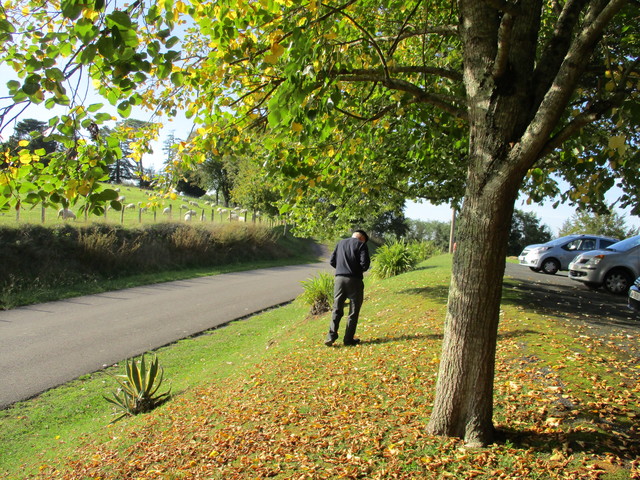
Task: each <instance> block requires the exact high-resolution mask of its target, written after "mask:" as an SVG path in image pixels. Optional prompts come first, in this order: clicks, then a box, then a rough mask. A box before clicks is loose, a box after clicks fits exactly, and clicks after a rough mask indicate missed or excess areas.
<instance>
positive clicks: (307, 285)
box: [299, 272, 334, 315]
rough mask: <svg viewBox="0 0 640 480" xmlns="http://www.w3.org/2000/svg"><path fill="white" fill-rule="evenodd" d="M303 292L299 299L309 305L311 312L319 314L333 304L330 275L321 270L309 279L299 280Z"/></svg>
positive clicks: (332, 280) (332, 283)
mask: <svg viewBox="0 0 640 480" xmlns="http://www.w3.org/2000/svg"><path fill="white" fill-rule="evenodd" d="M301 283H302V286H303V287H304V292H303V293H302V295H300V297H299V298H300V299H301V300H302V301H303V302H304V303H305V304H307V305H311V314H312V315H320V314H322V313H325V312H328V311H330V310H331V307H332V306H333V285H334V278H333V276H332V275H330V274H328V273H325V272H322V273H320V274H318V275H316V276H315V277H312V278H310V279H309V280H304V281H302V282H301Z"/></svg>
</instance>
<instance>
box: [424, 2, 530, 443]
mask: <svg viewBox="0 0 640 480" xmlns="http://www.w3.org/2000/svg"><path fill="white" fill-rule="evenodd" d="M489 3H490V2H476V1H472V0H470V1H461V2H460V6H461V15H462V19H461V20H462V29H461V34H462V38H463V42H464V44H465V47H464V49H465V57H464V58H465V60H464V62H465V72H464V77H465V85H466V87H467V99H468V105H469V122H470V138H469V171H468V174H467V187H466V192H465V198H464V204H463V208H462V213H461V215H460V223H459V228H458V233H457V235H456V242H457V250H456V252H455V254H454V260H453V271H452V279H451V287H450V290H449V303H448V310H447V318H446V325H445V334H444V342H443V348H442V357H441V361H440V372H439V376H438V383H437V386H436V398H435V402H434V407H433V413H432V416H431V420H430V423H429V427H428V430H429V432H430V433H433V434H438V435H447V436H456V437H462V438H464V439H465V442H466V443H467V444H469V445H486V444H488V443H490V442H491V440H492V438H493V433H494V428H493V420H492V417H493V377H494V366H495V352H496V341H497V336H498V321H499V309H500V297H501V292H502V277H503V275H504V266H505V258H506V250H507V240H508V236H509V228H510V225H511V217H512V214H513V208H514V204H515V200H516V197H517V194H518V189H519V186H520V184H521V182H522V179H523V176H524V174H525V172H526V168H527V166H526V165H527V164H529V165H530V164H531V163H532V162H531V160H529V161H528V162H523V161H518V159H517V158H514V145H515V144H516V143H517V141H518V139H519V138H520V135H522V132H523V131H524V129H525V128H526V125H527V123H528V121H529V120H530V117H529V111H530V106H531V103H532V98H531V95H530V92H531V80H530V73H531V71H532V68H533V63H534V62H533V58H534V56H533V55H534V52H535V38H536V35H535V32H536V30H537V28H538V18H539V9H540V2H539V1H538V0H526V3H527V5H526V7H525V6H523V13H522V14H521V15H519V16H518V18H517V19H516V20H515V21H516V22H517V24H518V25H517V26H518V28H517V30H515V29H514V31H515V32H517V34H516V33H514V34H513V35H512V36H511V38H510V40H511V41H510V45H509V46H510V47H511V48H514V49H517V50H516V51H522V52H528V55H523V54H520V56H519V57H514V55H513V53H511V54H508V52H503V51H502V50H503V49H504V48H507V46H506V45H501V43H500V34H499V31H501V30H502V29H503V28H504V24H505V23H510V22H511V21H512V20H511V19H509V18H507V15H506V14H505V15H504V16H501V15H499V14H498V12H497V11H496V10H495V8H494V7H492V6H490V5H489ZM525 12H526V13H525ZM531 47H533V48H531Z"/></svg>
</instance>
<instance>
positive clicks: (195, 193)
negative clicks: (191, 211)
mask: <svg viewBox="0 0 640 480" xmlns="http://www.w3.org/2000/svg"><path fill="white" fill-rule="evenodd" d="M176 190H178V191H179V192H182V193H184V194H185V195H189V196H190V197H201V196H203V195H204V194H205V193H207V188H206V186H205V182H204V181H203V178H202V175H201V173H200V172H199V171H198V170H183V171H182V176H181V178H180V180H178V182H177V184H176Z"/></svg>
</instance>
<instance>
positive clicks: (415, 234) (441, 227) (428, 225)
mask: <svg viewBox="0 0 640 480" xmlns="http://www.w3.org/2000/svg"><path fill="white" fill-rule="evenodd" d="M408 224H409V232H408V234H407V238H408V239H409V240H418V241H421V240H426V241H430V242H433V243H434V244H435V245H436V247H438V248H440V249H441V250H443V251H447V249H448V248H449V234H450V232H451V223H450V222H439V221H437V220H429V221H423V220H408Z"/></svg>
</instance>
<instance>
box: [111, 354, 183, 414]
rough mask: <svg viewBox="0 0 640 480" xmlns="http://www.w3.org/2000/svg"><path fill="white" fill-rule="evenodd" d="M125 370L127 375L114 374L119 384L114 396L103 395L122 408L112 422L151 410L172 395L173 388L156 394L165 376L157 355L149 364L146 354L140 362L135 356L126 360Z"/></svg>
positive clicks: (113, 393) (112, 393)
mask: <svg viewBox="0 0 640 480" xmlns="http://www.w3.org/2000/svg"><path fill="white" fill-rule="evenodd" d="M125 372H126V374H125V375H113V377H114V378H115V380H116V382H118V385H119V388H118V390H116V391H113V392H111V395H112V397H113V398H112V397H107V396H104V395H103V397H104V399H105V400H107V401H108V402H110V403H112V404H114V405H115V406H116V407H118V408H119V409H120V410H122V414H121V415H120V416H119V417H117V418H115V419H114V420H113V421H112V423H113V422H117V421H118V420H120V419H121V418H123V417H125V416H127V415H137V414H138V413H145V412H149V411H151V410H153V409H154V408H155V407H157V406H158V405H161V404H162V403H164V402H166V401H167V400H168V399H169V398H170V396H171V389H169V390H168V391H166V392H164V393H161V394H159V395H156V393H157V392H158V390H159V389H160V386H161V385H162V380H163V376H164V370H163V369H162V367H160V366H159V364H158V357H157V356H156V355H154V356H153V360H152V361H151V362H150V364H149V365H147V362H146V361H145V355H144V354H142V355H141V357H140V360H139V362H138V361H136V359H135V358H131V359H127V360H125Z"/></svg>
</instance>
